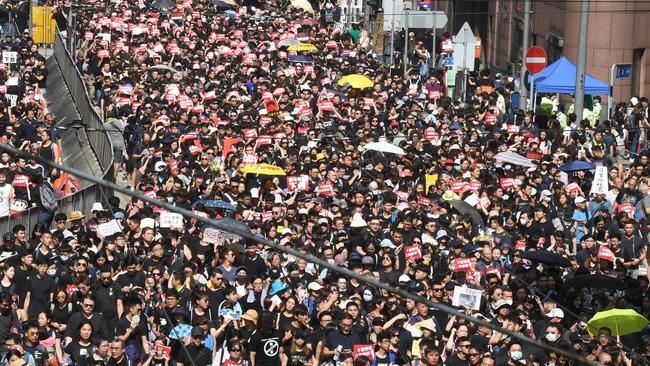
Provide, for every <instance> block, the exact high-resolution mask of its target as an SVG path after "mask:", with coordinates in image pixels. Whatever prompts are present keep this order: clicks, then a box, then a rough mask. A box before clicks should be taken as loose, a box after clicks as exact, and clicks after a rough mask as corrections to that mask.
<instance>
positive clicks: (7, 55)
mask: <svg viewBox="0 0 650 366" xmlns="http://www.w3.org/2000/svg"><path fill="white" fill-rule="evenodd" d="M16 62H18V52H14V51H3V52H2V63H3V64H15V63H16Z"/></svg>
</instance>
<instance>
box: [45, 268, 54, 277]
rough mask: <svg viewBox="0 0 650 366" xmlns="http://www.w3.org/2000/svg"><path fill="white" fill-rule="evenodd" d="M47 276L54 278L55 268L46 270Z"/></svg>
mask: <svg viewBox="0 0 650 366" xmlns="http://www.w3.org/2000/svg"><path fill="white" fill-rule="evenodd" d="M47 275H48V276H51V277H54V276H56V268H52V269H48V270H47Z"/></svg>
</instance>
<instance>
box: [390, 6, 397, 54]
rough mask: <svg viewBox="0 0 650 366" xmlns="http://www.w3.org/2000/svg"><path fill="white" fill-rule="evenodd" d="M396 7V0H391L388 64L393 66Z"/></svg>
mask: <svg viewBox="0 0 650 366" xmlns="http://www.w3.org/2000/svg"><path fill="white" fill-rule="evenodd" d="M396 8H397V0H393V13H392V14H391V15H390V16H391V21H390V26H391V30H390V65H391V66H393V65H395V20H397V14H396Z"/></svg>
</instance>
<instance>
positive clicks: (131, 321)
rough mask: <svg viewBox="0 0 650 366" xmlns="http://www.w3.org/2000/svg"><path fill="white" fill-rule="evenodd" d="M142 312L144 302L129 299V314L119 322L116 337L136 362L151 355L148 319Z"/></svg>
mask: <svg viewBox="0 0 650 366" xmlns="http://www.w3.org/2000/svg"><path fill="white" fill-rule="evenodd" d="M141 312H142V301H141V300H140V298H138V297H135V296H133V297H131V298H129V299H128V312H126V314H124V315H122V318H120V320H118V321H117V325H116V327H115V335H116V336H117V337H119V339H120V340H121V341H122V342H124V344H125V345H126V348H127V349H129V356H130V358H131V359H132V360H133V361H134V362H138V361H140V360H141V358H142V356H143V355H144V354H148V353H149V342H148V341H147V319H146V317H145V316H144V315H142V314H141Z"/></svg>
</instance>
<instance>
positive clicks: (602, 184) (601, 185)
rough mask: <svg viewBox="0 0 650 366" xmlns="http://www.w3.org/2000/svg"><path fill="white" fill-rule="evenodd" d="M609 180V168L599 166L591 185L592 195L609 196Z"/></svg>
mask: <svg viewBox="0 0 650 366" xmlns="http://www.w3.org/2000/svg"><path fill="white" fill-rule="evenodd" d="M608 179H609V178H608V177H607V167H606V166H597V167H596V174H595V175H594V181H593V183H591V191H589V193H590V194H607V193H608V192H609V180H608Z"/></svg>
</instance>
